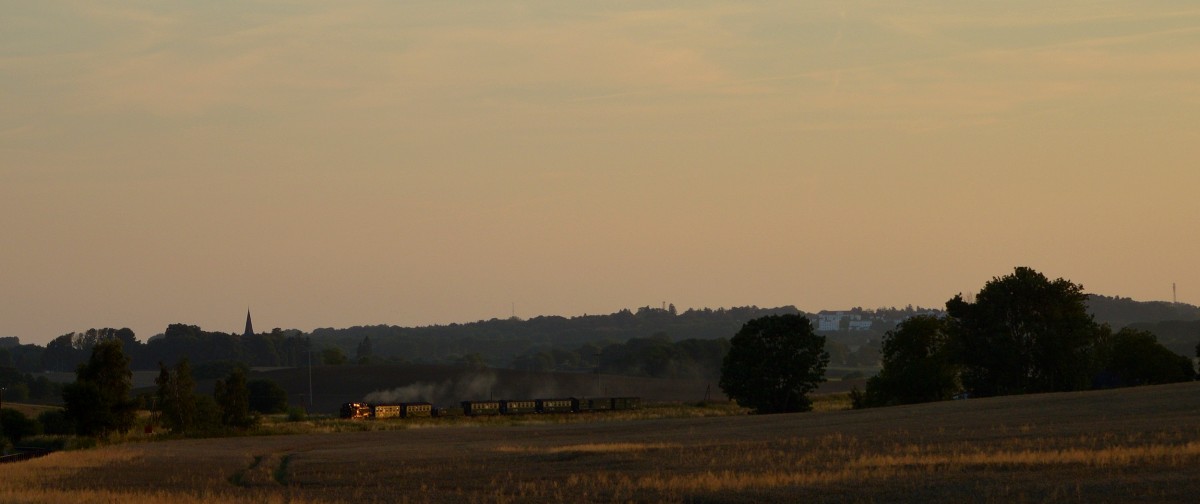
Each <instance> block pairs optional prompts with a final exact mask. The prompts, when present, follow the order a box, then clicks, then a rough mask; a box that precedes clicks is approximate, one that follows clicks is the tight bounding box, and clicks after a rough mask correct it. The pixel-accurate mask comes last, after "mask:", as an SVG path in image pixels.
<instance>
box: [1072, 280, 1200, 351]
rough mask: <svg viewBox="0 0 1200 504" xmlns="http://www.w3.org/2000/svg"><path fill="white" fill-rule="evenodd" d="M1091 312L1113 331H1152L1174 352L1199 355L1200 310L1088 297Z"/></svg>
mask: <svg viewBox="0 0 1200 504" xmlns="http://www.w3.org/2000/svg"><path fill="white" fill-rule="evenodd" d="M1088 309H1089V310H1090V311H1091V312H1092V316H1094V317H1095V318H1096V322H1100V323H1106V324H1108V325H1110V326H1112V328H1113V329H1114V330H1116V329H1120V328H1122V327H1131V328H1134V329H1140V330H1144V331H1150V332H1151V333H1154V335H1155V336H1157V337H1158V342H1159V343H1162V345H1163V346H1165V347H1167V348H1169V349H1171V351H1172V352H1175V353H1177V354H1179V355H1186V356H1189V357H1193V356H1195V355H1196V344H1197V343H1200V307H1197V306H1193V305H1190V304H1186V303H1169V302H1166V301H1134V300H1132V299H1130V298H1123V297H1119V296H1118V297H1108V296H1101V295H1098V294H1092V295H1090V296H1089V297H1088Z"/></svg>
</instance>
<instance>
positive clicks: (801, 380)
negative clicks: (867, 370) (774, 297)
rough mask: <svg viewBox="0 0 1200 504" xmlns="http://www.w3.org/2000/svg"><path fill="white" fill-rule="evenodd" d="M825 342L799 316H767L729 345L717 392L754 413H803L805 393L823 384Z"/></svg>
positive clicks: (807, 404)
mask: <svg viewBox="0 0 1200 504" xmlns="http://www.w3.org/2000/svg"><path fill="white" fill-rule="evenodd" d="M824 347H825V337H824V336H818V335H817V334H816V333H815V332H814V331H813V326H812V323H811V322H810V321H809V320H808V318H807V317H804V316H802V315H771V316H766V317H761V318H757V319H753V320H751V321H749V322H746V324H745V325H743V326H742V329H741V330H740V331H738V333H737V334H735V335H734V336H733V339H731V340H730V341H729V353H728V354H726V355H725V360H724V362H723V363H722V366H721V381H720V386H721V390H724V391H725V394H726V395H728V396H729V397H731V398H733V399H734V400H736V401H737V403H738V404H740V405H742V406H745V407H748V408H753V409H754V410H755V411H756V412H758V413H786V412H794V411H808V410H810V409H812V401H810V400H809V399H808V393H809V392H811V391H813V390H814V389H816V388H817V385H819V384H820V383H821V382H823V381H825V366H826V365H827V364H828V363H829V354H828V353H826V352H825V350H824Z"/></svg>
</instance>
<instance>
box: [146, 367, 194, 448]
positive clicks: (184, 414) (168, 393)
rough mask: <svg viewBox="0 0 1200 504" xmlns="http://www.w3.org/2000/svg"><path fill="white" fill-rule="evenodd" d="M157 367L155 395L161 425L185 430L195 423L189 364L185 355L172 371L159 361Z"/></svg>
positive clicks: (179, 430) (171, 428)
mask: <svg viewBox="0 0 1200 504" xmlns="http://www.w3.org/2000/svg"><path fill="white" fill-rule="evenodd" d="M158 367H159V372H158V378H157V379H156V380H155V381H154V382H155V383H156V384H157V385H158V390H157V391H156V394H155V396H156V398H157V400H158V410H159V412H160V418H161V419H162V422H163V425H164V426H166V427H167V428H168V429H170V430H171V431H172V432H176V433H181V432H187V431H188V430H190V429H192V428H193V427H194V426H195V424H196V382H195V380H193V379H192V368H191V365H189V364H188V360H187V358H186V357H185V358H183V359H180V360H179V363H177V364H176V365H175V370H174V371H172V370H170V369H167V366H166V365H164V364H163V363H161V362H159V363H158Z"/></svg>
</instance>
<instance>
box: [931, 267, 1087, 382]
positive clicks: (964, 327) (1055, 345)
mask: <svg viewBox="0 0 1200 504" xmlns="http://www.w3.org/2000/svg"><path fill="white" fill-rule="evenodd" d="M975 299H976V300H975V302H974V303H969V302H967V301H965V300H963V298H962V296H961V295H959V296H955V297H954V298H953V299H951V300H950V301H948V302H946V311H947V314H948V315H949V316H950V318H951V320H950V322H949V323H950V324H951V327H950V329H951V331H953V333H954V340H955V345H956V349H955V350H956V352H957V356H958V361H959V362H960V363H961V364H962V366H963V371H962V384H963V387H964V388H965V389H966V390H968V391H970V392H971V393H972V394H975V395H981V396H990V395H1005V394H1022V393H1032V392H1052V391H1066V390H1080V389H1084V388H1087V387H1089V386H1090V385H1091V380H1092V376H1093V375H1094V373H1095V371H1096V369H1097V367H1098V366H1097V361H1096V356H1095V354H1096V346H1097V343H1098V340H1099V326H1098V325H1097V324H1096V323H1095V322H1094V321H1093V320H1092V316H1091V315H1089V314H1088V312H1087V307H1086V305H1085V304H1084V302H1085V301H1086V300H1087V294H1084V292H1083V286H1081V285H1078V284H1074V283H1071V282H1069V281H1067V280H1063V279H1061V278H1060V279H1057V280H1053V281H1051V280H1049V279H1047V278H1046V277H1045V276H1043V275H1042V274H1041V273H1038V272H1036V271H1034V270H1033V269H1030V268H1025V267H1019V268H1016V269H1015V271H1014V272H1013V274H1011V275H1008V276H1004V277H1000V278H993V279H992V280H991V281H990V282H988V283H987V284H986V285H984V287H983V289H982V290H980V291H979V294H978V295H977V296H976V298H975Z"/></svg>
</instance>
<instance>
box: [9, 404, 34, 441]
mask: <svg viewBox="0 0 1200 504" xmlns="http://www.w3.org/2000/svg"><path fill="white" fill-rule="evenodd" d="M0 432H3V434H4V437H5V438H6V439H8V440H9V441H11V442H12V444H14V445H15V444H17V443H19V442H20V441H21V438H24V437H28V436H33V435H36V434H38V423H37V422H35V421H33V420H31V419H29V418H28V417H26V416H25V414H24V413H21V412H20V411H17V410H15V409H12V408H4V409H2V410H0Z"/></svg>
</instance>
